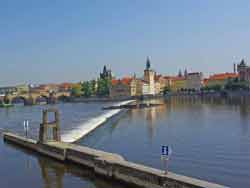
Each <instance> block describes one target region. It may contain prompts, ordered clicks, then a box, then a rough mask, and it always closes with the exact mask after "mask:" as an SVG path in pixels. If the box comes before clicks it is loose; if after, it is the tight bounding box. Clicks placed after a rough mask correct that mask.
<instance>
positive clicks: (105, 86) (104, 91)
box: [97, 79, 111, 96]
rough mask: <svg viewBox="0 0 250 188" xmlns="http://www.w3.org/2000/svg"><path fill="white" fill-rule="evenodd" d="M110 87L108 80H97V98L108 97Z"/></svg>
mask: <svg viewBox="0 0 250 188" xmlns="http://www.w3.org/2000/svg"><path fill="white" fill-rule="evenodd" d="M110 86H111V80H110V79H99V80H98V87H97V95H98V96H108V95H109V88H110Z"/></svg>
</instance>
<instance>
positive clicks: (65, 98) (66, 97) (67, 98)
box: [57, 95, 70, 102]
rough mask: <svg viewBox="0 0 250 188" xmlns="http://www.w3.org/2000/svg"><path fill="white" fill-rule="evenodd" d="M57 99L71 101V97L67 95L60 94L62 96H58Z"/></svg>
mask: <svg viewBox="0 0 250 188" xmlns="http://www.w3.org/2000/svg"><path fill="white" fill-rule="evenodd" d="M57 100H58V101H60V102H69V100H70V97H69V96H66V95H60V96H57Z"/></svg>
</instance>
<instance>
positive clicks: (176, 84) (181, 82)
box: [170, 77, 187, 92]
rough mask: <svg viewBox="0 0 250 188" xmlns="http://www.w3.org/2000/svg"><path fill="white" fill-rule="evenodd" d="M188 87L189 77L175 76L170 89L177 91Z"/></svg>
mask: <svg viewBox="0 0 250 188" xmlns="http://www.w3.org/2000/svg"><path fill="white" fill-rule="evenodd" d="M186 88H187V79H186V78H184V77H174V78H173V79H172V84H171V87H170V89H171V90H172V91H173V92H177V91H180V90H182V89H186Z"/></svg>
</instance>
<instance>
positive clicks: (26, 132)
mask: <svg viewBox="0 0 250 188" xmlns="http://www.w3.org/2000/svg"><path fill="white" fill-rule="evenodd" d="M23 128H24V131H25V136H26V138H28V131H29V120H24V121H23Z"/></svg>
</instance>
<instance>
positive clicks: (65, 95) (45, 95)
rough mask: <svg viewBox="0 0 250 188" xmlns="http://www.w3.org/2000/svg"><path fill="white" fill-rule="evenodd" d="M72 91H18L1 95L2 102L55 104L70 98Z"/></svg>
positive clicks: (0, 100) (0, 101)
mask: <svg viewBox="0 0 250 188" xmlns="http://www.w3.org/2000/svg"><path fill="white" fill-rule="evenodd" d="M69 97H70V92H52V93H51V92H29V93H16V94H8V95H6V96H0V104H15V103H20V102H21V103H23V104H24V105H35V104H39V103H40V102H41V101H43V102H46V104H55V103H57V102H58V101H67V100H69Z"/></svg>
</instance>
